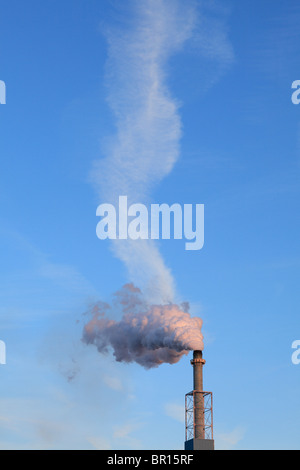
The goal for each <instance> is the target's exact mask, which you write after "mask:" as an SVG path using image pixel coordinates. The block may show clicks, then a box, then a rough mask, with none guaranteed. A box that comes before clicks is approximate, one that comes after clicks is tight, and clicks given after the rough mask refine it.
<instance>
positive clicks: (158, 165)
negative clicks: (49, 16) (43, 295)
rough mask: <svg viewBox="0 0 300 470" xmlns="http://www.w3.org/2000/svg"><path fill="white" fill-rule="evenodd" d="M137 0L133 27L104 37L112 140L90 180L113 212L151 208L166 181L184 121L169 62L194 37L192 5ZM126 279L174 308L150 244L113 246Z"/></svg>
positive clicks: (166, 273) (168, 279)
mask: <svg viewBox="0 0 300 470" xmlns="http://www.w3.org/2000/svg"><path fill="white" fill-rule="evenodd" d="M188 3H189V4H190V6H189V5H188V4H185V5H184V6H183V3H182V2H179V1H177V0H172V1H170V0H139V1H134V2H130V4H131V5H133V6H134V11H135V15H133V17H134V20H133V23H134V24H133V25H132V26H131V27H130V28H127V29H125V30H124V29H121V30H120V29H117V30H116V29H115V30H113V31H109V32H107V40H108V45H109V52H108V62H107V87H108V102H109V105H110V107H111V109H112V111H113V113H114V116H115V119H116V129H117V132H116V135H115V136H114V137H113V138H112V139H111V142H110V144H109V145H108V146H107V149H106V157H105V158H104V159H103V160H102V161H100V162H97V163H96V164H95V166H94V169H93V172H92V180H93V184H94V187H95V189H96V190H97V192H98V194H99V195H100V197H101V198H105V199H106V201H109V202H110V203H113V204H117V201H118V197H119V196H120V195H126V196H128V203H129V204H131V203H133V202H145V201H147V200H149V197H150V191H151V189H152V188H153V187H154V185H156V184H158V183H159V182H160V181H161V180H162V179H163V178H164V177H165V176H166V175H168V174H169V173H170V171H171V170H172V168H173V167H174V164H175V163H176V161H177V159H178V157H179V142H180V138H181V133H182V131H181V119H180V116H179V113H178V103H177V102H176V100H175V99H174V98H172V96H171V94H170V92H169V90H168V87H167V83H166V81H167V80H166V78H167V77H166V68H167V63H168V59H169V58H170V57H171V56H172V54H174V53H175V52H176V51H178V50H179V49H180V48H181V47H182V46H183V44H184V43H185V41H186V40H187V39H188V38H189V37H190V36H191V34H192V31H193V27H194V9H193V7H192V6H191V5H192V3H190V2H188ZM113 243H114V245H113V250H114V252H115V254H116V255H117V256H118V257H119V258H120V259H121V260H122V261H123V262H124V263H125V265H126V266H127V268H128V271H129V275H130V278H131V279H133V280H134V281H137V280H138V281H139V283H142V284H143V285H144V288H145V290H146V291H147V292H148V295H149V297H150V296H151V298H152V299H155V301H157V302H170V301H173V300H174V290H175V289H174V280H173V277H172V274H171V272H170V270H169V269H168V268H167V267H166V265H165V263H164V261H163V259H162V257H161V254H160V252H159V250H158V248H157V246H156V245H155V243H154V242H153V241H151V240H138V241H134V242H132V241H130V240H126V241H122V240H118V241H117V242H113Z"/></svg>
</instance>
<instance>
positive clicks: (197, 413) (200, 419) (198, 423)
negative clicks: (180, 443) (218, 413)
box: [191, 351, 205, 439]
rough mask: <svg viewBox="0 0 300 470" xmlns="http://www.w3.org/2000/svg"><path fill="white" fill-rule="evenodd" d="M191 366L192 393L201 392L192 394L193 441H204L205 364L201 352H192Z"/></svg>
mask: <svg viewBox="0 0 300 470" xmlns="http://www.w3.org/2000/svg"><path fill="white" fill-rule="evenodd" d="M191 364H192V366H193V369H194V391H195V392H201V393H195V394H194V428H195V431H194V434H195V439H205V423H204V397H203V366H204V364H205V360H204V359H203V358H202V351H194V352H193V359H192V360H191Z"/></svg>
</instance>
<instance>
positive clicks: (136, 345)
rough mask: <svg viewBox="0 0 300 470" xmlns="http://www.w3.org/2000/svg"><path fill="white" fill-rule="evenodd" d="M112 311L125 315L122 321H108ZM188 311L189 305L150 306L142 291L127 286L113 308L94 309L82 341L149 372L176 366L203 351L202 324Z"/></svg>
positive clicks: (108, 306) (96, 307) (129, 285)
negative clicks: (166, 364)
mask: <svg viewBox="0 0 300 470" xmlns="http://www.w3.org/2000/svg"><path fill="white" fill-rule="evenodd" d="M112 308H113V309H115V310H120V311H121V312H122V315H123V316H122V319H121V320H120V321H115V320H112V319H109V318H107V316H106V315H107V314H109V313H110V311H111V309H112ZM187 310H188V305H187V304H183V305H181V306H178V305H174V304H169V305H148V304H147V303H146V302H145V301H144V300H143V298H142V295H141V291H140V290H139V289H137V288H136V287H134V286H133V285H132V284H127V285H126V286H124V287H123V289H122V290H121V291H119V292H117V294H116V295H115V303H114V305H113V307H111V306H110V305H108V304H105V303H102V302H99V303H97V304H96V305H94V306H92V308H91V309H90V310H89V312H88V314H89V315H90V316H91V319H90V321H89V322H88V323H87V324H86V325H85V327H84V333H83V341H84V342H85V343H86V344H94V345H95V346H96V347H97V349H98V351H99V352H100V353H106V352H108V351H109V350H110V349H112V350H113V354H114V356H115V359H116V360H117V361H120V362H127V363H129V362H136V363H138V364H140V365H142V366H143V367H145V368H146V369H150V368H152V367H157V366H159V365H160V364H162V363H168V364H174V363H176V362H178V361H179V360H180V358H181V357H182V356H183V355H184V354H188V352H189V351H191V350H194V349H200V350H203V337H202V334H201V326H202V320H200V318H197V317H191V315H190V314H189V313H188V311H187Z"/></svg>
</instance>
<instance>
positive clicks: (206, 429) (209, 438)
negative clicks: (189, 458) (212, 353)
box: [185, 350, 214, 450]
mask: <svg viewBox="0 0 300 470" xmlns="http://www.w3.org/2000/svg"><path fill="white" fill-rule="evenodd" d="M205 363H206V361H205V360H204V359H203V354H202V351H201V350H194V351H193V359H192V360H191V364H192V366H193V378H194V380H193V391H192V392H190V393H187V394H186V396H185V429H186V438H185V439H186V440H185V450H214V440H213V422H212V393H211V392H205V391H204V390H203V366H204V364H205Z"/></svg>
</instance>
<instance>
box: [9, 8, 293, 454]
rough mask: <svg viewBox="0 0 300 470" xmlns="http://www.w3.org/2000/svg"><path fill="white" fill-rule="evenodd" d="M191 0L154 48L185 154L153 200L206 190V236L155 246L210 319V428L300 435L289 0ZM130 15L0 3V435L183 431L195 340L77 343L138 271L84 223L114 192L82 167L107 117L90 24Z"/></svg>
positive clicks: (79, 437)
mask: <svg viewBox="0 0 300 470" xmlns="http://www.w3.org/2000/svg"><path fill="white" fill-rule="evenodd" d="M185 2H186V0H184V3H185ZM149 3H150V4H151V2H149ZM155 3H157V2H155V1H153V2H152V8H154V7H153V5H155ZM162 3H167V2H165V1H164V2H162ZM179 3H182V2H179ZM195 3H196V4H198V7H199V18H200V20H199V24H197V26H196V27H195V31H194V33H193V37H192V38H191V39H190V40H187V41H186V43H185V45H184V47H183V48H182V49H181V50H180V51H179V52H178V53H176V54H174V55H173V56H172V57H171V59H170V60H169V62H168V65H167V67H166V74H167V78H166V84H167V86H168V89H169V92H170V95H171V96H172V97H174V98H175V99H176V100H178V102H180V108H179V115H180V119H181V122H182V125H183V135H182V138H181V140H180V158H179V160H178V161H177V162H176V164H175V166H174V168H173V170H172V171H171V172H170V173H169V175H168V176H166V178H164V179H163V180H162V181H161V182H160V183H159V184H158V185H157V186H156V187H155V188H154V189H153V190H152V192H151V200H153V201H154V202H159V203H163V202H166V203H173V202H179V203H182V204H184V203H193V204H196V203H199V204H201V203H203V204H205V246H204V248H203V250H201V251H199V252H188V251H185V250H184V241H172V240H171V241H161V242H159V243H158V246H159V248H160V253H161V256H162V257H163V259H164V262H165V263H166V265H167V266H168V267H169V268H170V270H171V272H172V275H173V278H174V279H175V283H176V290H177V296H178V298H180V299H181V300H186V301H189V302H190V304H191V311H192V313H193V314H194V315H197V316H200V317H201V318H202V319H203V321H204V328H203V332H204V338H205V359H206V360H207V365H206V366H205V388H206V389H207V390H210V391H212V392H213V393H214V426H215V428H214V431H215V440H216V447H217V448H220V449H223V448H225V449H279V448H283V449H299V446H300V445H299V442H300V431H299V421H300V406H299V397H300V366H295V365H293V364H292V362H291V355H292V349H291V345H292V342H293V341H294V340H297V339H300V322H299V300H300V299H299V268H300V253H299V228H300V226H299V210H300V203H299V195H300V191H299V188H300V187H299V163H300V144H299V143H300V106H299V107H298V106H295V105H293V104H292V102H291V93H292V92H291V84H292V82H293V81H294V80H299V79H300V69H299V63H300V28H299V25H300V7H299V5H297V4H296V2H295V1H294V0H288V1H285V2H279V1H277V2H273V1H271V0H262V1H261V0H260V1H258V0H251V1H250V0H243V1H242V2H241V1H240V0H232V1H227V0H226V1H225V0H224V1H223V0H222V2H220V3H218V2H208V1H205V0H203V2H195ZM208 4H212V5H213V7H211V8H210V9H208V8H206V6H207V5H208ZM162 11H163V10H162ZM134 18H135V12H134V6H132V5H131V1H130V2H128V3H127V2H126V6H124V2H121V1H110V0H51V1H50V0H44V1H42V2H41V1H40V0H27V1H26V2H24V1H22V0H1V2H0V79H1V80H4V81H5V83H6V86H7V104H6V105H5V106H0V155H1V159H0V241H1V263H0V297H1V304H0V340H3V341H5V343H6V345H7V364H6V365H5V366H0V448H1V449H32V448H33V449H48V448H50V449H93V448H96V449H164V448H167V449H181V448H182V447H183V441H184V423H183V418H184V414H183V406H184V395H185V393H187V392H189V391H190V390H191V388H192V369H191V366H190V365H189V359H190V357H184V358H183V359H182V360H181V361H180V363H178V364H176V365H173V366H170V365H163V366H161V367H159V368H157V369H153V370H150V371H146V370H144V369H143V368H141V367H140V366H138V365H135V364H129V365H124V364H119V363H115V362H114V360H113V357H112V356H111V355H108V356H103V357H102V356H100V355H99V354H98V353H97V352H96V351H95V350H94V349H93V348H87V347H84V345H83V344H82V342H81V331H82V322H83V320H82V314H83V313H84V312H85V311H86V310H87V306H88V305H89V303H90V302H91V301H94V300H97V299H102V300H107V299H109V298H110V296H111V294H112V293H113V292H115V291H116V290H118V289H119V288H120V286H122V285H123V284H125V283H126V282H130V281H131V280H132V279H131V278H130V276H129V274H128V271H127V269H126V266H125V265H124V264H123V263H122V261H121V260H120V259H118V257H116V256H115V254H114V252H113V251H112V250H111V245H110V243H109V242H108V241H107V242H106V241H105V242H103V241H100V240H98V239H97V238H96V232H95V230H96V223H97V219H96V217H95V213H96V207H97V205H98V204H99V203H100V202H109V201H101V200H100V199H99V196H98V195H97V194H96V192H95V190H94V188H93V186H92V184H91V183H90V177H89V175H90V172H91V168H92V166H93V162H94V161H95V160H97V159H100V158H102V157H103V147H105V142H106V141H107V139H109V138H110V137H111V136H113V135H114V132H115V125H116V122H115V117H114V115H113V113H112V112H111V109H110V107H109V105H108V102H107V96H108V87H109V84H108V83H107V78H106V79H105V75H106V64H107V58H108V46H107V41H106V38H105V35H104V34H103V30H105V29H106V28H109V27H111V26H112V25H118V28H119V31H122V28H123V27H124V28H125V24H126V28H131V27H132V24H133V22H134ZM127 20H128V22H129V26H128V25H127ZM129 20H130V21H129ZM131 20H132V21H131ZM138 202H143V201H138ZM70 374H71V375H72V374H74V379H73V380H71V381H68V380H67V377H68V376H69V375H70Z"/></svg>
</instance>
